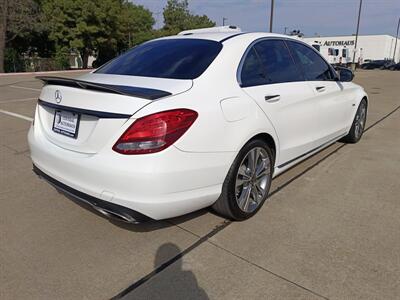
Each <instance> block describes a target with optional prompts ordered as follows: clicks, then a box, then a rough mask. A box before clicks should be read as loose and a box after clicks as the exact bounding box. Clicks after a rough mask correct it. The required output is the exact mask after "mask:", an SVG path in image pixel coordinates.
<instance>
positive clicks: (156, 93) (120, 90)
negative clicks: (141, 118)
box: [36, 76, 172, 100]
mask: <svg viewBox="0 0 400 300" xmlns="http://www.w3.org/2000/svg"><path fill="white" fill-rule="evenodd" d="M36 78H37V79H39V80H41V81H43V82H44V84H54V85H63V86H69V87H75V88H80V89H85V90H95V91H101V92H105V93H113V94H119V95H125V96H134V97H138V98H143V99H148V100H156V99H159V98H162V97H166V96H170V95H172V94H171V93H169V92H166V91H162V90H156V89H149V88H143V87H135V86H125V85H111V84H103V83H97V82H89V81H83V80H79V79H73V78H65V77H56V76H37V77H36Z"/></svg>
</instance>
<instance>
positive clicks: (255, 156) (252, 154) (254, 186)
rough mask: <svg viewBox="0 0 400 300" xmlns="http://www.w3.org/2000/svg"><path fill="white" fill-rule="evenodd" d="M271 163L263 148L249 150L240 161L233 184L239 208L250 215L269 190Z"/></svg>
mask: <svg viewBox="0 0 400 300" xmlns="http://www.w3.org/2000/svg"><path fill="white" fill-rule="evenodd" d="M270 173H271V161H270V158H269V155H268V153H267V151H266V150H265V149H264V148H261V147H256V148H253V149H251V150H250V151H249V152H248V153H247V154H246V156H245V157H244V159H243V160H242V162H241V164H240V166H239V169H238V173H237V176H236V182H235V194H236V202H237V204H238V206H239V208H240V209H241V210H242V211H244V212H246V213H251V212H253V211H255V210H256V209H257V207H258V206H259V205H260V204H261V203H262V201H263V199H264V198H265V196H266V193H267V192H268V190H269V185H270V180H271V179H270Z"/></svg>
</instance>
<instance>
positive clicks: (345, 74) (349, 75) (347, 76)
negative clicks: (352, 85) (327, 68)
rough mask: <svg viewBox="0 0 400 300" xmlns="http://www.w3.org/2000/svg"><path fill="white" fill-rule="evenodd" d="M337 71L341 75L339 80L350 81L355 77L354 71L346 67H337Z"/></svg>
mask: <svg viewBox="0 0 400 300" xmlns="http://www.w3.org/2000/svg"><path fill="white" fill-rule="evenodd" d="M336 72H337V74H338V76H339V81H342V82H350V81H352V80H353V78H354V73H353V71H352V70H350V69H348V68H345V67H336Z"/></svg>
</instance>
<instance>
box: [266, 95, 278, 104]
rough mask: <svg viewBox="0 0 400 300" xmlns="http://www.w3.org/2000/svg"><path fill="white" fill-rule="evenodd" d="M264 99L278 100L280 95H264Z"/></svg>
mask: <svg viewBox="0 0 400 300" xmlns="http://www.w3.org/2000/svg"><path fill="white" fill-rule="evenodd" d="M264 99H265V101H267V102H270V103H274V102H278V101H279V100H281V95H269V96H265V98H264Z"/></svg>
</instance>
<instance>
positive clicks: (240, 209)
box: [212, 139, 274, 221]
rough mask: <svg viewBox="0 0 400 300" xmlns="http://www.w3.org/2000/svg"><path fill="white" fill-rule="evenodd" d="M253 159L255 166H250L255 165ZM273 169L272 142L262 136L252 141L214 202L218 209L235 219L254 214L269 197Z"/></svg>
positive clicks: (216, 209) (239, 157)
mask: <svg viewBox="0 0 400 300" xmlns="http://www.w3.org/2000/svg"><path fill="white" fill-rule="evenodd" d="M254 157H256V159H255V160H254V159H252V158H254ZM252 161H256V164H255V165H256V167H255V168H254V167H253V168H250V167H249V166H250V165H253V166H254V164H252V163H251V162H252ZM273 169H274V154H273V151H272V150H271V148H270V147H269V146H268V144H267V143H266V142H264V141H262V140H259V139H255V140H251V141H249V142H248V143H247V144H246V145H245V146H244V147H243V148H242V149H241V150H240V152H239V154H238V155H237V156H236V158H235V161H234V162H233V163H232V166H231V168H230V169H229V172H228V174H227V176H226V178H225V180H224V183H223V185H222V192H221V195H220V197H219V198H218V200H217V201H216V202H215V203H214V204H213V206H212V208H213V209H214V211H215V212H217V213H218V214H220V215H222V216H223V217H226V218H228V219H231V220H235V221H243V220H246V219H248V218H250V217H252V216H254V215H255V214H256V213H257V212H258V210H259V209H260V208H261V207H262V205H263V204H264V202H265V200H266V199H267V197H268V193H269V189H270V187H271V181H272V173H273ZM254 170H258V172H255V171H254ZM256 173H257V174H260V175H259V176H258V177H257V174H256ZM257 178H258V180H257Z"/></svg>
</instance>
